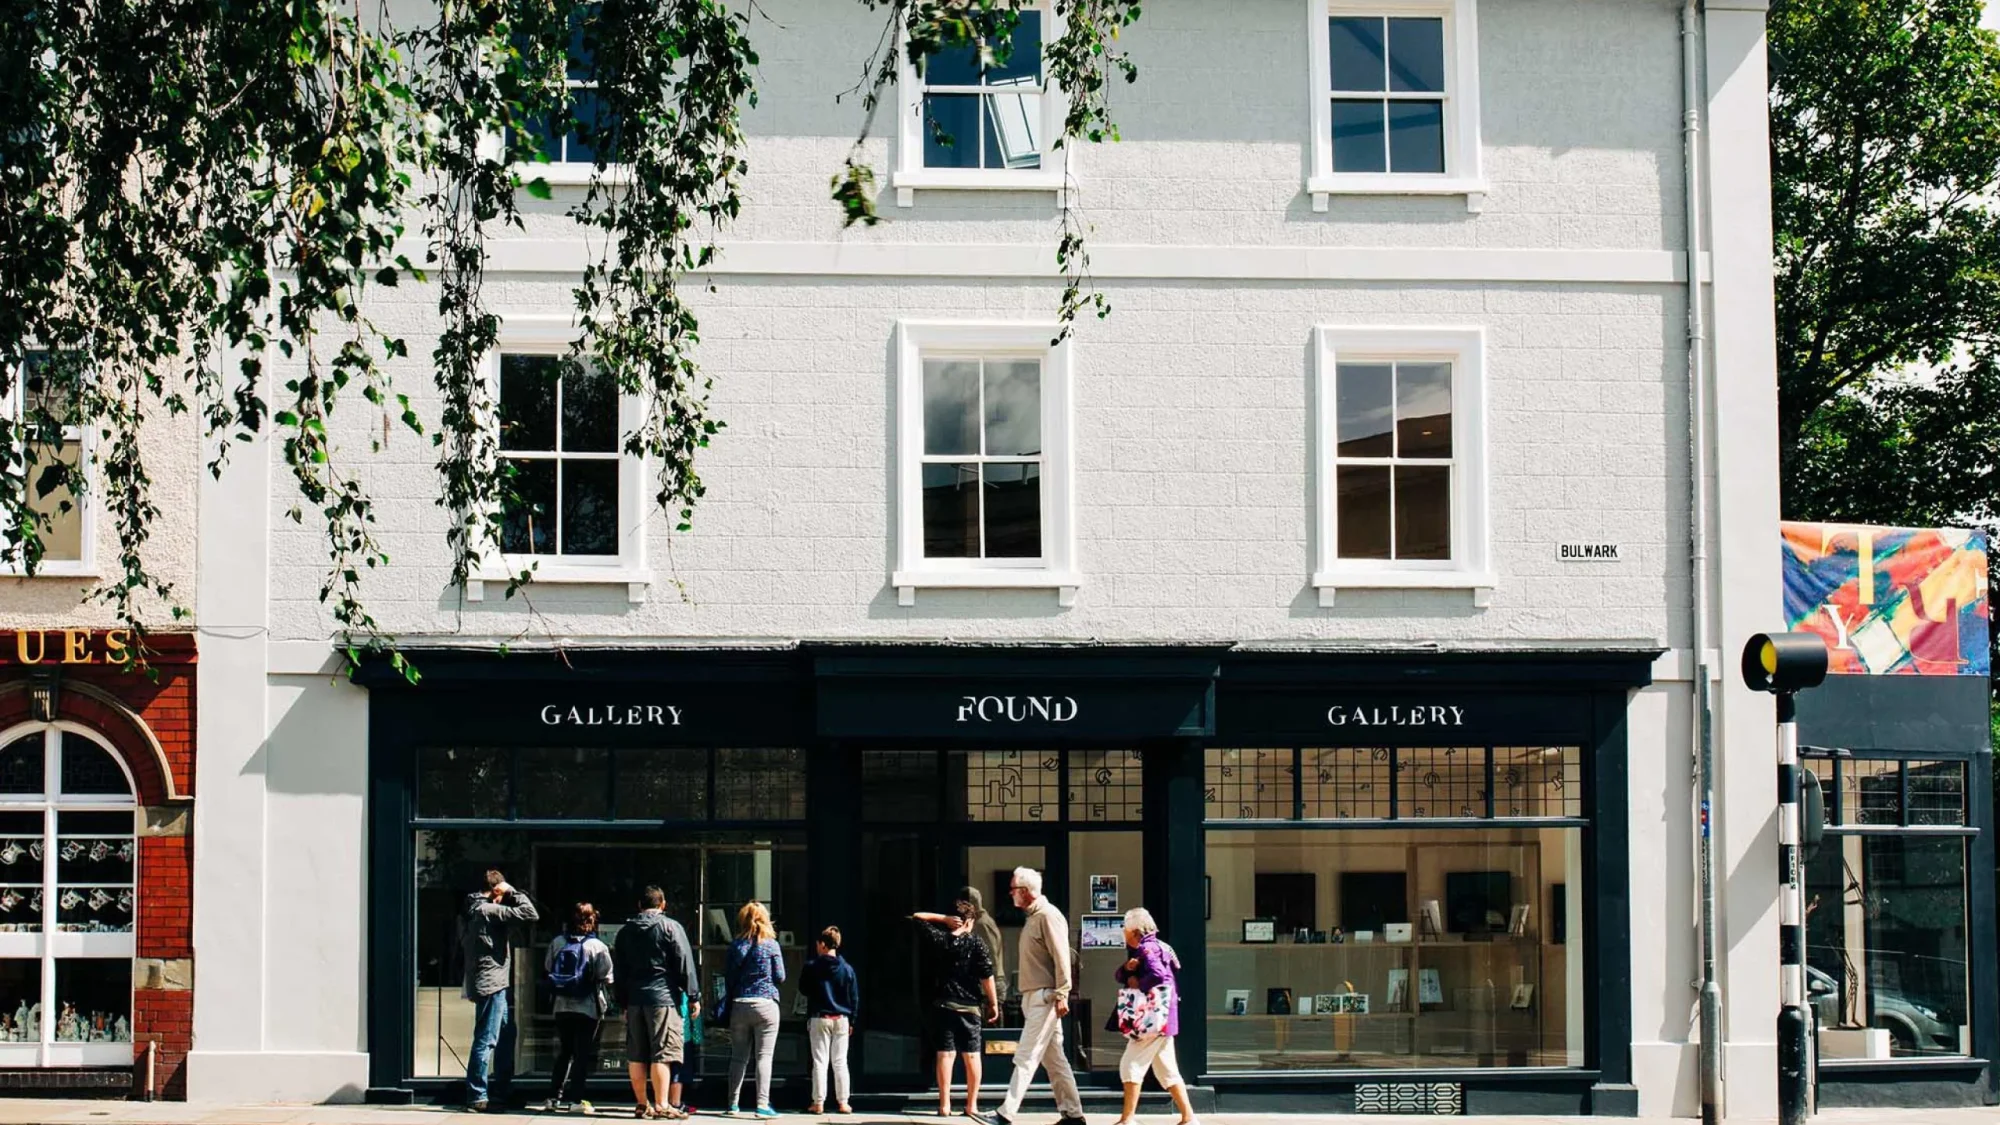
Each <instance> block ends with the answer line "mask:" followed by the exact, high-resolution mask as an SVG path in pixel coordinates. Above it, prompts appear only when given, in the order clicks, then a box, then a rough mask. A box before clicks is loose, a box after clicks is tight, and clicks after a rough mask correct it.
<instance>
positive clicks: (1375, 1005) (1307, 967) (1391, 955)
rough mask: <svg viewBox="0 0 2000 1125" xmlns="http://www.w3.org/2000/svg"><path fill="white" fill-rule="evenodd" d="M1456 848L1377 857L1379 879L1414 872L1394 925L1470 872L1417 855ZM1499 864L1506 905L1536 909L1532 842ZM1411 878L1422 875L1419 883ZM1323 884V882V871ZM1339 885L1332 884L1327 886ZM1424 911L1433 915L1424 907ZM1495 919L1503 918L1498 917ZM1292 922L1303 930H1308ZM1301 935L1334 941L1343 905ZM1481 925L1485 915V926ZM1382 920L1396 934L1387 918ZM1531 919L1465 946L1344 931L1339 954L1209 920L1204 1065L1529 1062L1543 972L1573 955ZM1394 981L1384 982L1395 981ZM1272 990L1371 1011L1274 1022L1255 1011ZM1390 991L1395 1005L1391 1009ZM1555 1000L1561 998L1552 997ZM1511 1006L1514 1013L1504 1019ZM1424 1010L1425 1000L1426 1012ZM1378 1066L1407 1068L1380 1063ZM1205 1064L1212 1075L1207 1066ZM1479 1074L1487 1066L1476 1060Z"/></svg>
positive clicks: (1538, 867) (1542, 1024) (1539, 1039)
mask: <svg viewBox="0 0 2000 1125" xmlns="http://www.w3.org/2000/svg"><path fill="white" fill-rule="evenodd" d="M1439 848H1442V849H1455V848H1457V845H1452V844H1432V843H1429V842H1413V843H1409V844H1406V845H1404V846H1402V847H1401V848H1399V849H1397V850H1398V852H1400V859H1401V862H1400V863H1394V862H1385V861H1383V860H1382V857H1380V856H1377V857H1375V859H1376V863H1377V866H1378V868H1380V869H1384V870H1387V869H1391V868H1400V869H1401V870H1403V871H1406V872H1409V873H1411V874H1410V876H1409V878H1408V880H1407V882H1406V883H1405V885H1404V896H1405V898H1404V901H1403V903H1402V904H1401V912H1402V917H1403V918H1407V919H1412V920H1416V921H1417V922H1418V923H1419V925H1418V926H1417V929H1418V930H1422V929H1424V928H1425V927H1423V926H1422V925H1421V921H1422V919H1424V918H1425V916H1426V915H1425V913H1424V907H1425V904H1426V902H1428V901H1433V900H1436V899H1440V898H1443V897H1445V896H1444V891H1445V887H1444V886H1443V879H1444V877H1445V876H1447V875H1449V874H1451V873H1452V872H1453V871H1454V870H1455V869H1456V867H1457V866H1463V865H1464V864H1466V863H1477V862H1479V861H1478V860H1468V859H1466V858H1464V857H1459V856H1454V857H1451V858H1449V859H1443V860H1440V859H1438V858H1436V857H1434V856H1431V855H1429V854H1427V853H1429V852H1431V851H1432V850H1433V849H1439ZM1508 848H1509V849H1510V850H1509V854H1507V855H1505V856H1502V855H1488V856H1485V857H1484V860H1485V862H1486V863H1487V864H1488V865H1490V867H1491V868H1492V869H1499V870H1508V871H1510V872H1511V873H1512V877H1513V888H1512V894H1513V901H1514V902H1515V904H1516V905H1517V906H1518V904H1520V903H1523V902H1526V903H1529V904H1539V903H1541V902H1543V901H1544V900H1545V898H1546V890H1545V885H1544V883H1543V881H1542V866H1543V863H1542V856H1541V854H1540V845H1538V844H1518V845H1508ZM1419 873H1427V874H1422V875H1420V874H1419ZM1319 877H1320V879H1321V880H1325V879H1327V878H1328V877H1329V876H1328V875H1327V874H1326V873H1325V871H1324V869H1322V871H1321V873H1320V876H1319ZM1334 877H1335V878H1336V879H1337V874H1336V875H1335V876H1334ZM1432 909H1433V910H1435V909H1436V908H1435V907H1433V908H1432ZM1492 909H1495V910H1499V911H1500V916H1501V917H1502V918H1508V919H1509V920H1510V921H1511V920H1513V917H1511V916H1510V915H1511V912H1510V911H1508V910H1507V909H1505V908H1502V907H1495V908H1492ZM1307 917H1308V916H1307V915H1301V916H1300V923H1301V924H1302V923H1304V922H1305V921H1306V920H1307ZM1309 917H1310V921H1311V925H1312V928H1314V929H1323V930H1324V931H1326V932H1328V933H1329V934H1330V933H1331V931H1332V929H1333V928H1334V926H1335V925H1337V924H1339V923H1340V921H1341V918H1340V908H1339V905H1338V904H1337V903H1330V902H1328V901H1327V900H1325V899H1323V898H1321V899H1319V900H1318V901H1317V903H1316V904H1315V905H1314V906H1313V908H1312V913H1311V914H1310V915H1309ZM1489 917H1490V915H1489ZM1387 918H1388V920H1389V921H1392V922H1397V923H1398V924H1400V919H1398V918H1397V917H1396V915H1395V914H1388V915H1387ZM1539 921H1540V919H1536V918H1532V917H1529V918H1526V919H1525V924H1524V925H1523V927H1522V932H1520V933H1510V932H1506V931H1505V930H1504V929H1503V930H1501V931H1500V932H1495V933H1492V934H1478V935H1475V936H1473V937H1472V938H1471V939H1468V938H1467V936H1466V935H1464V934H1463V933H1457V932H1448V933H1445V934H1442V935H1440V934H1437V933H1431V934H1428V935H1426V934H1424V933H1421V932H1412V933H1411V935H1410V938H1409V940H1407V941H1385V940H1383V933H1382V931H1381V930H1380V929H1379V928H1378V929H1376V930H1375V931H1374V938H1373V940H1370V941H1367V942H1357V941H1355V940H1354V933H1355V931H1353V930H1349V931H1348V932H1347V933H1346V935H1345V936H1346V939H1347V940H1345V941H1343V942H1340V943H1338V944H1336V943H1334V942H1331V941H1326V942H1304V943H1301V942H1296V941H1290V940H1283V938H1285V937H1287V936H1288V935H1289V934H1290V932H1291V929H1290V928H1289V927H1288V928H1286V929H1284V930H1283V932H1282V933H1281V935H1280V937H1281V940H1279V941H1276V942H1269V943H1265V942H1243V941H1240V940H1236V938H1237V932H1236V930H1235V927H1234V925H1233V924H1232V921H1230V920H1225V919H1224V918H1223V917H1222V916H1220V915H1218V917H1217V918H1216V919H1215V920H1214V921H1212V922H1211V923H1210V930H1211V932H1214V933H1215V934H1216V935H1217V937H1218V938H1220V939H1222V940H1215V941H1211V942H1209V943H1208V950H1209V971H1208V983H1209V987H1208V989H1207V993H1208V994H1207V996H1206V997H1205V998H1204V999H1205V1002H1206V1006H1207V1009H1208V1014H1207V1016H1206V1018H1207V1020H1208V1021H1210V1024H1211V1031H1210V1043H1209V1048H1210V1052H1211V1056H1212V1057H1213V1056H1216V1055H1218V1054H1219V1055H1220V1056H1221V1057H1222V1058H1224V1059H1226V1060H1233V1063H1230V1062H1226V1063H1224V1064H1223V1065H1224V1068H1225V1069H1226V1068H1227V1067H1228V1066H1229V1065H1247V1066H1252V1067H1276V1068H1280V1069H1284V1068H1298V1067H1306V1066H1311V1065H1315V1061H1316V1060H1320V1059H1323V1058H1324V1059H1346V1058H1349V1057H1350V1056H1352V1057H1362V1056H1367V1057H1371V1058H1376V1059H1380V1060H1382V1061H1383V1062H1384V1063H1386V1064H1387V1065H1414V1064H1415V1063H1416V1062H1417V1061H1418V1060H1422V1059H1429V1058H1444V1057H1453V1058H1456V1057H1460V1056H1464V1057H1472V1058H1488V1059H1490V1058H1502V1057H1504V1058H1507V1059H1509V1060H1513V1059H1516V1058H1526V1057H1534V1056H1536V1055H1537V1054H1538V1053H1539V1052H1541V1051H1542V1050H1544V1049H1545V1044H1544V1042H1543V1040H1544V1038H1545V1036H1546V1034H1547V1031H1548V1027H1547V1024H1548V1020H1547V1018H1546V1006H1547V1004H1548V1002H1549V994H1548V992H1547V991H1546V990H1545V989H1544V983H1545V979H1544V978H1545V976H1546V975H1547V974H1548V973H1550V972H1556V973H1560V972H1561V971H1562V970H1561V969H1560V968H1557V969H1551V968H1549V967H1548V964H1547V962H1548V961H1549V959H1550V958H1551V957H1555V958H1557V959H1558V960H1560V959H1561V958H1562V957H1565V956H1567V955H1568V954H1569V953H1570V952H1572V951H1570V950H1567V949H1565V948H1564V946H1560V945H1553V944H1551V943H1549V942H1548V941H1546V940H1545V934H1546V927H1545V926H1542V925H1537V924H1536V923H1537V922H1539ZM1391 978H1394V980H1393V983H1392V980H1391ZM1278 989H1283V990H1285V991H1286V992H1288V993H1289V994H1290V995H1291V1003H1292V1004H1293V1005H1294V1006H1296V1005H1297V1004H1298V1003H1299V1002H1300V1001H1302V1000H1303V1001H1306V1002H1308V1003H1310V1002H1311V1000H1312V999H1313V998H1318V997H1325V996H1327V995H1329V994H1331V995H1333V996H1336V997H1337V996H1340V995H1344V994H1352V995H1357V996H1365V997H1368V1000H1367V1001H1366V1003H1368V1005H1369V1009H1370V1010H1369V1011H1368V1012H1366V1013H1361V1012H1340V1013H1335V1012H1328V1011H1324V1010H1321V1011H1315V1012H1312V1013H1311V1014H1309V1015H1302V1014H1299V1013H1297V1012H1291V1013H1285V1014H1275V1015H1274V1014H1272V1013H1269V1012H1267V1011H1264V1010H1263V1008H1264V1005H1265V1004H1266V1002H1267V996H1268V995H1269V994H1270V993H1271V992H1273V991H1275V990H1278ZM1392 990H1393V993H1394V996H1395V997H1396V1001H1397V1002H1396V1003H1394V1004H1391V1003H1389V998H1390V995H1391V992H1392ZM1231 993H1235V994H1237V997H1238V998H1241V997H1242V996H1243V994H1245V993H1247V994H1248V997H1247V999H1248V1010H1247V1011H1243V1012H1241V1014H1237V1013H1236V1012H1232V1011H1231V1010H1230V1008H1231V1004H1230V994H1231ZM1558 994H1559V995H1560V991H1559V993H1558ZM1517 999H1520V1000H1521V1001H1522V1003H1523V1006H1522V1007H1520V1008H1515V1007H1514V1006H1513V1003H1514V1002H1515V1001H1516V1000H1517ZM1426 1000H1428V1001H1429V1002H1425V1001H1426ZM1389 1060H1409V1061H1408V1062H1390V1061H1389ZM1211 1065H1214V1064H1213V1063H1212V1064H1211ZM1480 1065H1491V1064H1489V1063H1481V1064H1480Z"/></svg>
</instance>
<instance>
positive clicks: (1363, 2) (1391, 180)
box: [1306, 0, 1486, 211]
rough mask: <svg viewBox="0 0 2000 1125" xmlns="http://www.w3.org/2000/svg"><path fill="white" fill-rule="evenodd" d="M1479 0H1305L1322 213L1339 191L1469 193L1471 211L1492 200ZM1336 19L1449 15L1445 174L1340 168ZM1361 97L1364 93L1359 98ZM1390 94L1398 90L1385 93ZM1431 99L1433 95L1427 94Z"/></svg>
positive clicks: (1315, 174)
mask: <svg viewBox="0 0 2000 1125" xmlns="http://www.w3.org/2000/svg"><path fill="white" fill-rule="evenodd" d="M1476 6H1477V0H1306V31H1307V35H1306V43H1307V44H1308V47H1309V50H1308V56H1309V59H1310V65H1309V66H1308V67H1307V68H1306V69H1307V70H1308V71H1309V72H1310V73H1309V76H1308V77H1309V80H1310V83H1311V89H1310V91H1309V93H1310V94H1311V101H1310V103H1309V104H1310V106H1311V113H1310V120H1311V122H1312V170H1311V172H1310V173H1309V174H1308V175H1307V176H1306V191H1307V192H1309V193H1311V195H1312V208H1313V210H1315V211H1325V210H1326V209H1327V199H1328V197H1329V196H1333V195H1462V196H1464V197H1465V207H1466V210H1468V211H1478V210H1480V209H1481V208H1483V207H1484V206H1485V205H1486V178H1485V174H1484V173H1483V172H1482V171H1481V168H1480V149H1479V22H1478V18H1477V11H1476ZM1336 16H1384V17H1398V16H1431V17H1437V18H1440V19H1442V20H1444V68H1445V93H1444V172H1443V173H1441V174H1440V173H1433V172H1342V173H1336V172H1334V170H1333V104H1332V103H1333V90H1332V85H1333V76H1332V63H1331V61H1330V60H1329V57H1328V56H1329V52H1328V47H1327V41H1326V40H1327V21H1328V20H1329V19H1332V18H1334V17H1336ZM1357 96H1360V95H1357ZM1384 96H1385V97H1393V95H1390V94H1387V93H1386V92H1385V94H1384ZM1425 100H1434V99H1431V98H1429V97H1428V96H1426V98H1425Z"/></svg>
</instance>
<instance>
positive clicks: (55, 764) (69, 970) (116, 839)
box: [0, 723, 139, 1066]
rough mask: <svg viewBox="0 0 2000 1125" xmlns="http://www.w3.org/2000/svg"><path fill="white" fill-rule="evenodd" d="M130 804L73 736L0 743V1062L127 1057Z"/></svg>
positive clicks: (102, 762)
mask: <svg viewBox="0 0 2000 1125" xmlns="http://www.w3.org/2000/svg"><path fill="white" fill-rule="evenodd" d="M51 782H53V783H54V784H53V786H51V784H50V783H51ZM136 806H137V801H136V799H135V798H134V796H133V788H132V782H131V780H130V778H129V776H128V775H127V774H126V772H125V769H124V767H123V765H122V764H121V763H120V762H119V761H118V759H117V757H116V755H115V754H113V752H112V751H111V749H110V748H109V747H108V746H106V745H103V744H102V743H100V742H99V741H98V740H97V738H96V736H95V735H94V734H92V733H90V732H89V731H87V730H85V729H84V728H82V727H78V726H75V725H73V724H69V723H39V724H34V725H32V726H27V727H19V728H15V729H14V730H12V731H9V732H7V733H6V734H5V735H0V1065H12V1066H32V1065H110V1064H118V1063H129V1062H130V1061H131V1059H132V1047H131V1042H132V957H133V953H134V934H135V926H136V920H137V918H138V895H139V888H138V886H137V880H136V873H137V870H138V846H139V840H138V834H137V830H136V829H137V823H138V811H137V807H136Z"/></svg>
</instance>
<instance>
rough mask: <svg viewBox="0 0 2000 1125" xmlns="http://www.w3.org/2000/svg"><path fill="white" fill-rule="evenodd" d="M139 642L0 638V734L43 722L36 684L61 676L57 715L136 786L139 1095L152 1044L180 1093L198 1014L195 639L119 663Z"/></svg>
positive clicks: (95, 633)
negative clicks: (143, 667) (118, 763)
mask: <svg viewBox="0 0 2000 1125" xmlns="http://www.w3.org/2000/svg"><path fill="white" fill-rule="evenodd" d="M131 647H132V646H131V643H130V637H129V634H126V633H124V632H123V631H121V630H80V629H78V630H59V629H50V630H46V631H39V632H37V631H24V632H21V633H0V730H5V729H7V728H9V727H12V726H15V725H17V724H20V723H23V722H29V721H33V720H35V719H36V718H37V716H36V715H35V714H34V713H33V710H32V705H31V698H30V695H31V693H30V690H29V687H30V683H31V681H32V680H33V678H34V677H35V676H37V675H39V674H46V673H54V674H55V675H56V676H57V681H56V682H57V692H56V711H55V716H54V717H55V718H56V719H58V720H61V721H65V722H72V723H77V724H79V725H81V726H84V727H88V728H89V729H91V730H92V731H95V732H96V733H98V734H99V735H101V736H102V737H103V738H104V740H105V741H106V742H109V743H110V744H111V746H112V747H113V748H114V749H115V750H116V751H117V753H118V754H119V756H120V757H121V758H122V759H123V760H124V762H125V765H126V767H127V768H128V769H129V770H130V771H131V773H132V776H133V778H134V780H135V782H136V783H137V785H138V802H139V805H140V806H141V810H142V812H143V825H142V827H141V828H140V829H139V840H138V852H139V854H138V862H137V869H136V873H135V878H136V882H137V885H138V918H137V930H138V932H137V934H136V935H135V936H136V956H135V958H134V961H133V966H132V976H133V980H132V985H133V991H132V1047H133V1066H134V1074H133V1082H132V1091H133V1093H134V1094H135V1095H140V1094H142V1092H143V1090H144V1086H143V1084H144V1081H145V1077H146V1070H145V1060H146V1050H147V1044H149V1043H154V1044H158V1046H157V1047H155V1048H154V1051H155V1055H154V1059H153V1089H152V1091H151V1092H152V1093H153V1094H154V1095H155V1096H158V1097H167V1098H181V1097H185V1096H186V1074H185V1068H184V1060H185V1059H186V1057H187V1053H188V1050H189V1049H190V1048H191V1047H192V1045H193V1013H194V992H193V983H194V975H193V974H194V967H193V966H194V943H193V938H192V927H193V915H194V898H193V874H194V847H193V839H192V837H191V836H190V835H189V829H190V825H191V823H192V818H191V811H192V802H191V800H190V797H191V795H192V791H193V787H194V764H195V758H194V741H195V704H194V698H195V696H194V686H195V642H194V637H193V635H192V634H156V635H154V636H152V637H149V638H148V648H149V654H148V663H149V664H150V668H151V671H150V673H142V672H137V671H131V670H127V669H126V668H124V667H123V666H121V665H119V664H118V663H116V662H115V660H114V657H115V656H116V655H117V652H118V650H119V649H121V648H124V649H126V650H128V651H129V649H130V648H131ZM66 1081H67V1079H65V1077H64V1076H63V1075H62V1074H61V1073H59V1072H54V1071H51V1072H47V1073H46V1074H42V1075H34V1074H23V1075H17V1076H13V1077H11V1078H10V1079H9V1081H8V1083H7V1084H9V1085H14V1086H23V1087H30V1088H32V1087H36V1086H48V1087H50V1088H56V1087H59V1086H62V1085H64V1084H65V1083H66Z"/></svg>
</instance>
